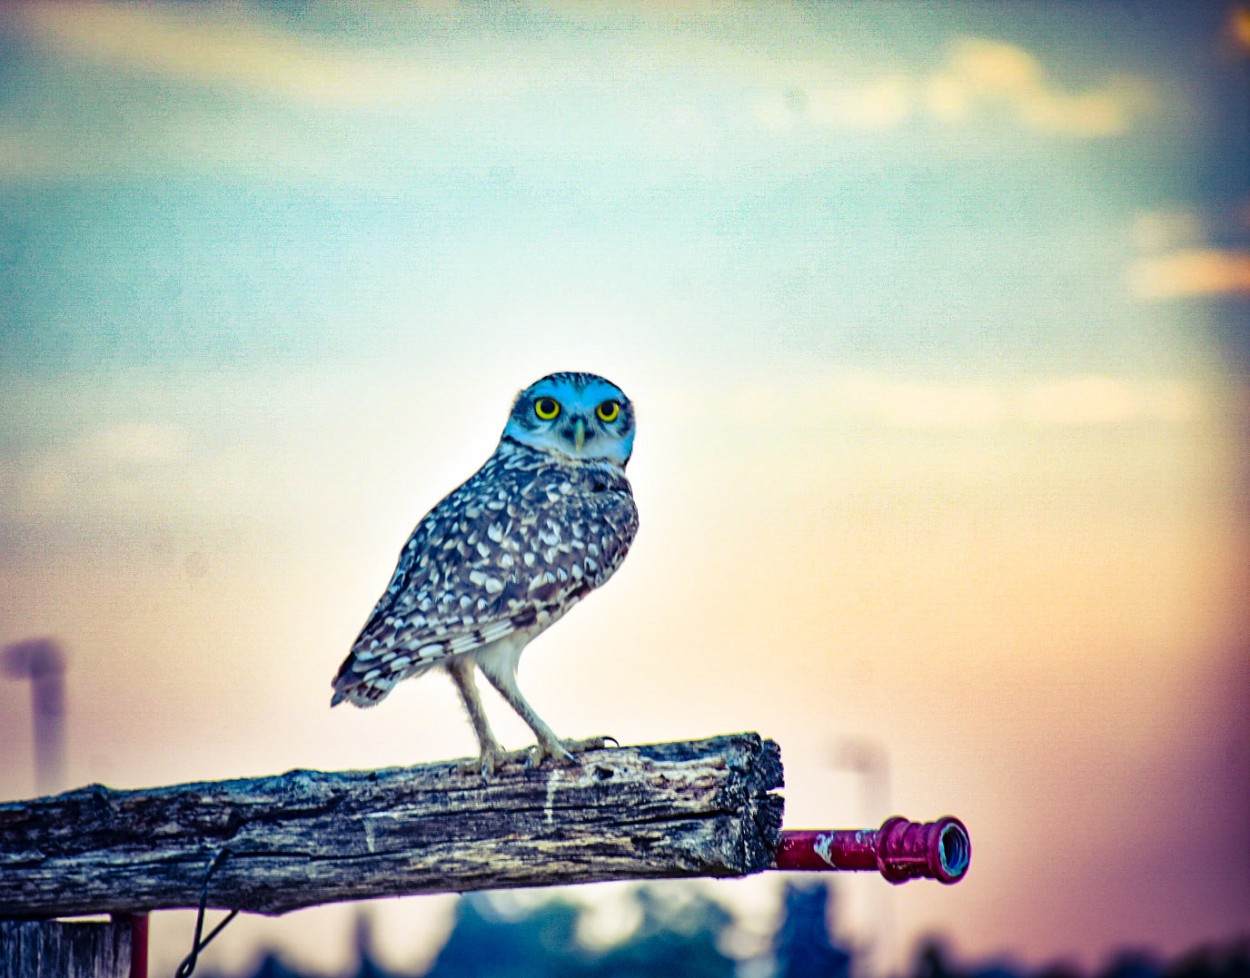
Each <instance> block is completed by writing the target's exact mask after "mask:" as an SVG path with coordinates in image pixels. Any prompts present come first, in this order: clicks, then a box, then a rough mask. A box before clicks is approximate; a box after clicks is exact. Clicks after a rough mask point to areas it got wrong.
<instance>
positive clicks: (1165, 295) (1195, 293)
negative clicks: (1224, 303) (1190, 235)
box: [1128, 248, 1250, 302]
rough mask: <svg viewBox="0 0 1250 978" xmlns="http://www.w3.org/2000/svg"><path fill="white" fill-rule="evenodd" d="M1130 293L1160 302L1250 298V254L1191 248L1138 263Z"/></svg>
mask: <svg viewBox="0 0 1250 978" xmlns="http://www.w3.org/2000/svg"><path fill="white" fill-rule="evenodd" d="M1128 286H1129V291H1130V292H1132V294H1133V295H1135V296H1136V297H1137V298H1139V299H1144V300H1146V301H1150V302H1160V301H1164V300H1167V299H1189V298H1195V297H1199V296H1221V295H1224V296H1229V295H1240V296H1250V251H1240V250H1222V249H1219V248H1191V249H1186V250H1184V251H1176V252H1172V253H1170V254H1165V255H1160V256H1158V257H1152V258H1145V259H1142V260H1141V261H1138V262H1137V263H1136V264H1134V265H1133V267H1132V268H1131V269H1130V270H1129V275H1128Z"/></svg>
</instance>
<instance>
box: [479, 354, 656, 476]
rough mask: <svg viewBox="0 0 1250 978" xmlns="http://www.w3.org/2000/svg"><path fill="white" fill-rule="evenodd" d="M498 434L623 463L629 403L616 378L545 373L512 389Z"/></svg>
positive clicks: (630, 423) (630, 437) (630, 426)
mask: <svg viewBox="0 0 1250 978" xmlns="http://www.w3.org/2000/svg"><path fill="white" fill-rule="evenodd" d="M503 437H504V438H505V439H508V438H511V439H512V440H513V441H518V442H520V443H521V444H522V445H527V446H529V447H530V448H535V449H537V450H539V451H541V452H556V453H558V454H560V455H564V456H566V457H568V458H572V459H577V460H578V461H585V462H592V461H606V462H611V463H613V464H614V465H619V466H620V467H621V468H624V467H625V465H626V463H627V462H629V456H630V454H631V453H632V452H633V450H634V407H633V405H632V404H630V402H629V398H628V397H626V396H625V392H624V391H622V390H621V389H620V388H619V387H617V386H616V384H614V383H612V382H611V381H610V380H605V379H604V378H602V377H599V376H597V375H595V374H584V373H576V372H571V371H565V372H562V373H556V374H548V375H547V376H546V377H543V378H542V379H541V380H536V381H534V383H532V384H530V385H529V387H527V388H525V390H523V391H521V393H520V394H518V395H517V398H516V400H515V401H514V402H513V404H512V413H511V414H510V415H509V416H508V423H507V425H506V426H505V427H504V430H503Z"/></svg>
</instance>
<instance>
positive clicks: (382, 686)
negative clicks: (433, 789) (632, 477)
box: [331, 373, 638, 777]
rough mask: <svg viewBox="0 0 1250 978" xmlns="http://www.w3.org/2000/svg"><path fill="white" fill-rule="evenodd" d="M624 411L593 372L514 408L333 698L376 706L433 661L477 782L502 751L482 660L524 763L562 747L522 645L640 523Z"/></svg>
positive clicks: (438, 519)
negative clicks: (451, 687) (483, 685)
mask: <svg viewBox="0 0 1250 978" xmlns="http://www.w3.org/2000/svg"><path fill="white" fill-rule="evenodd" d="M633 446H634V409H633V406H632V405H631V404H630V402H629V398H627V397H626V396H625V394H624V392H622V391H621V389H620V388H619V387H617V386H616V385H615V384H613V383H611V382H609V381H607V380H604V379H603V378H602V377H598V376H595V375H594V374H586V373H555V374H550V375H549V376H546V377H543V378H542V379H541V380H538V381H535V382H534V383H533V384H531V385H530V386H529V387H527V388H526V389H525V390H523V391H522V392H521V393H520V394H519V395H517V398H516V400H515V401H514V402H513V405H512V412H511V413H510V414H509V416H508V423H507V425H506V426H505V427H504V431H503V436H502V437H501V438H500V440H499V447H498V448H496V449H495V453H494V454H493V455H492V456H491V457H490V458H488V459H487V460H486V463H485V464H484V465H483V466H482V467H481V468H480V469H478V470H477V472H475V473H474V474H473V475H472V476H470V477H469V479H468V481H466V482H465V483H464V484H463V485H461V486H460V488H458V489H456V490H455V491H454V492H452V493H451V494H450V495H448V496H447V497H446V498H445V499H444V500H443V501H442V502H440V503H439V504H438V505H437V506H435V507H434V509H432V510H431V511H430V512H429V514H427V515H426V517H425V518H424V519H422V520H421V522H420V523H418V524H417V528H416V529H415V530H413V532H412V536H410V537H409V538H408V542H407V544H406V545H405V546H404V549H403V551H402V552H401V553H400V555H399V565H398V566H397V567H396V568H395V574H394V576H393V577H392V578H391V583H390V585H389V586H388V587H387V589H386V593H385V594H383V595H382V598H381V600H379V601H378V603H377V607H375V608H374V609H373V614H372V615H370V616H369V620H368V622H367V623H366V624H365V627H364V629H363V630H362V631H361V633H360V637H359V638H358V639H356V643H355V644H354V645H353V646H352V650H351V652H350V653H349V654H348V656H347V659H346V660H345V661H344V662H343V666H342V668H340V669H339V672H338V676H337V677H336V678H335V680H334V698H333V700H332V701H331V705H332V706H336V705H338V704H339V703H341V702H342V701H343V700H348V701H350V702H352V703H355V704H356V705H357V706H374V705H375V704H377V703H378V702H380V701H381V700H382V699H383V698H384V697H385V696H386V694H387V693H389V692H390V691H391V688H392V687H393V686H394V685H395V684H396V683H397V682H399V681H400V680H401V679H407V678H408V677H409V676H419V675H421V673H423V672H425V671H427V670H428V669H431V668H433V667H434V666H436V665H441V666H443V667H444V668H446V669H447V671H448V672H449V673H450V674H451V678H452V679H453V680H454V681H455V684H456V686H457V688H458V689H459V690H460V695H461V696H462V697H463V698H464V705H465V707H466V708H467V709H468V711H469V719H470V721H471V722H472V723H473V729H474V731H475V732H476V733H477V737H478V740H479V741H480V743H481V748H482V752H481V766H480V770H481V772H482V775H483V777H488V776H489V775H491V774H492V773H494V771H495V768H496V766H497V765H498V764H499V763H501V762H502V761H503V760H505V759H507V758H508V757H509V756H510V755H508V754H506V753H505V752H504V750H503V748H502V747H500V745H499V741H497V740H496V739H495V735H494V734H493V733H491V729H490V724H489V723H488V722H487V719H486V713H485V712H484V711H483V709H482V701H481V699H480V698H479V697H478V692H477V686H476V685H475V683H474V678H473V671H474V667H475V666H477V667H480V668H481V670H482V672H483V674H484V675H485V676H486V678H487V679H488V680H489V681H490V683H491V685H493V686H494V687H495V688H496V689H497V690H499V692H500V694H501V695H502V696H503V698H504V699H505V700H507V701H508V703H509V704H511V706H512V708H513V709H515V710H516V711H517V713H519V714H520V715H521V717H522V719H524V720H525V722H526V723H527V724H529V726H530V727H531V728H532V729H533V731H534V733H535V735H536V736H537V738H538V746H537V747H536V748H535V749H534V751H532V752H531V754H530V759H531V761H532V762H533V763H536V764H537V763H541V762H542V761H543V759H544V758H546V757H552V758H555V759H558V760H563V761H572V760H573V757H572V754H571V753H570V747H577V746H581V745H572V744H565V743H563V742H561V740H560V739H559V738H558V737H557V736H556V735H555V734H554V733H553V732H552V730H551V728H550V727H548V726H547V724H546V723H544V722H543V720H542V718H541V717H539V716H538V714H537V713H536V712H535V711H534V708H533V707H532V706H530V704H529V703H528V702H527V701H526V699H525V697H524V696H522V695H521V691H520V689H519V688H518V687H517V680H516V673H517V663H518V661H519V660H520V657H521V652H522V651H523V650H524V649H525V647H526V646H527V645H528V644H529V643H530V641H531V640H532V639H533V638H534V637H535V636H537V635H538V634H539V633H540V632H542V631H543V630H544V629H546V628H547V627H548V626H550V625H552V624H553V623H554V622H556V621H557V620H559V619H560V618H561V617H562V616H563V615H564V614H565V612H567V611H568V610H569V609H570V608H572V607H573V605H575V604H577V602H578V601H580V600H581V599H582V598H583V597H585V596H586V595H587V594H589V593H590V592H591V591H593V590H594V589H595V588H597V587H599V586H600V585H601V584H603V583H604V582H606V581H607V579H608V578H609V577H611V576H612V574H613V573H615V571H616V569H617V567H619V566H620V564H621V561H622V560H624V559H625V554H626V553H628V552H629V545H630V543H631V542H632V541H633V539H634V534H635V532H636V531H637V529H638V510H637V509H636V508H635V506H634V498H633V493H632V492H631V490H630V485H629V480H628V479H627V478H626V477H625V466H626V464H627V463H628V462H629V457H630V453H631V452H632V451H633Z"/></svg>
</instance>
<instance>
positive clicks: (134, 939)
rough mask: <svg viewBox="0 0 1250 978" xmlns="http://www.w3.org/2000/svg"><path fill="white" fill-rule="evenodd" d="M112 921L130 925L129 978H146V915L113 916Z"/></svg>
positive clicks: (126, 914)
mask: <svg viewBox="0 0 1250 978" xmlns="http://www.w3.org/2000/svg"><path fill="white" fill-rule="evenodd" d="M113 919H114V920H118V921H121V920H124V921H126V923H128V924H130V978H148V915H147V914H145V913H124V914H115V915H114V916H113Z"/></svg>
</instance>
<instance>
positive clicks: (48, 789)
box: [0, 638, 65, 795]
mask: <svg viewBox="0 0 1250 978" xmlns="http://www.w3.org/2000/svg"><path fill="white" fill-rule="evenodd" d="M0 671H2V672H3V673H4V675H5V676H7V677H8V678H10V679H29V680H30V705H31V714H32V720H33V722H34V746H35V792H36V793H37V794H40V795H50V794H53V793H55V792H57V791H60V790H62V789H63V788H64V787H65V654H64V653H63V652H62V651H61V648H60V646H59V645H57V643H56V642H55V641H53V640H52V639H50V638H32V639H27V640H26V641H24V642H14V643H13V644H11V645H7V646H5V648H4V649H3V650H2V651H0Z"/></svg>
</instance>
